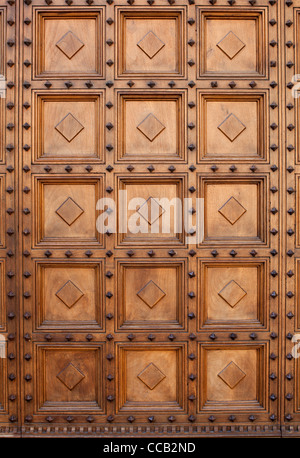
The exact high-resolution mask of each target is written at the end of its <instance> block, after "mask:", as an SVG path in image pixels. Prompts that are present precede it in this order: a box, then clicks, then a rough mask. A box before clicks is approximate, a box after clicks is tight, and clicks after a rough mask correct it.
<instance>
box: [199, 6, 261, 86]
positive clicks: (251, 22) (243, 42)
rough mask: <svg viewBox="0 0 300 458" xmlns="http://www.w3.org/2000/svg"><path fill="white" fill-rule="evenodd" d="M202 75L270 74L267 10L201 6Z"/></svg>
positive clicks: (200, 54) (218, 76)
mask: <svg viewBox="0 0 300 458" xmlns="http://www.w3.org/2000/svg"><path fill="white" fill-rule="evenodd" d="M198 13H199V32H198V33H199V35H198V36H199V43H201V47H200V46H199V47H198V56H199V63H200V66H199V69H200V74H199V76H205V77H209V76H211V77H213V76H214V77H216V78H220V77H238V78H243V77H245V78H251V77H252V78H254V77H255V78H257V77H264V76H266V62H267V61H268V60H267V59H266V52H267V51H266V50H267V47H266V14H265V10H264V9H251V10H248V11H247V10H245V11H237V10H234V9H231V10H230V12H229V11H228V10H218V11H212V10H201V9H199V11H198Z"/></svg>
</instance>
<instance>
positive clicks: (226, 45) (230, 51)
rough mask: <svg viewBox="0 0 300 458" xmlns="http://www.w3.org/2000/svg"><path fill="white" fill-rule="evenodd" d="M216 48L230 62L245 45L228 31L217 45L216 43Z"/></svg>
mask: <svg viewBox="0 0 300 458" xmlns="http://www.w3.org/2000/svg"><path fill="white" fill-rule="evenodd" d="M217 46H218V48H219V49H221V51H222V52H223V53H224V54H226V56H227V57H229V59H230V60H232V59H233V58H234V57H235V56H236V55H237V54H238V53H239V52H241V50H242V49H243V48H244V47H245V46H246V45H245V43H243V42H242V40H240V39H239V38H238V37H237V36H236V35H235V33H233V32H231V31H230V32H228V33H227V35H225V37H224V38H222V40H220V41H219V43H217Z"/></svg>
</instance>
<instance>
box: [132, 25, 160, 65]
mask: <svg viewBox="0 0 300 458" xmlns="http://www.w3.org/2000/svg"><path fill="white" fill-rule="evenodd" d="M137 46H138V47H139V48H140V49H141V50H142V51H143V52H144V53H145V54H146V55H147V56H148V57H149V59H153V57H154V56H155V55H156V54H157V53H158V52H159V51H160V50H161V49H162V48H163V47H164V46H165V43H164V42H163V41H161V40H160V39H159V38H158V36H157V35H155V33H154V32H152V30H150V32H148V33H147V34H146V35H145V36H144V38H142V39H141V40H140V41H139V42H138V43H137Z"/></svg>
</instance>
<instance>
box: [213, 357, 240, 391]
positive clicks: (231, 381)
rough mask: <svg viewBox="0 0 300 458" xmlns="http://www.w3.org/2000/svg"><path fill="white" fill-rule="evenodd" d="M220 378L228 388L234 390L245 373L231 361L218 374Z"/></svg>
mask: <svg viewBox="0 0 300 458" xmlns="http://www.w3.org/2000/svg"><path fill="white" fill-rule="evenodd" d="M218 377H220V378H221V379H222V380H223V382H224V383H226V385H228V386H229V388H231V389H233V388H235V387H236V386H237V385H238V384H239V383H240V382H241V381H242V380H243V378H244V377H246V374H245V372H243V371H242V369H240V368H239V367H238V366H237V365H236V364H235V363H234V362H233V361H231V362H230V363H229V364H228V365H227V366H226V367H225V368H224V369H223V370H222V371H221V372H220V373H219V374H218Z"/></svg>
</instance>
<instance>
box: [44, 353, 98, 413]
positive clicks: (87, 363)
mask: <svg viewBox="0 0 300 458" xmlns="http://www.w3.org/2000/svg"><path fill="white" fill-rule="evenodd" d="M36 364H37V367H36V370H37V371H38V372H39V373H41V380H40V383H39V388H38V400H37V404H36V409H37V411H40V412H42V411H44V412H51V411H52V412H57V411H65V412H69V411H76V410H80V411H88V412H90V411H94V410H96V411H101V410H102V409H103V407H102V404H103V385H102V382H101V380H102V377H103V363H102V348H101V347H100V346H99V347H96V346H94V347H93V348H91V347H89V348H85V347H83V346H81V347H74V346H73V347H72V348H70V347H67V346H65V345H64V346H62V345H56V346H55V345H47V346H41V345H39V346H38V348H37V361H36Z"/></svg>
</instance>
